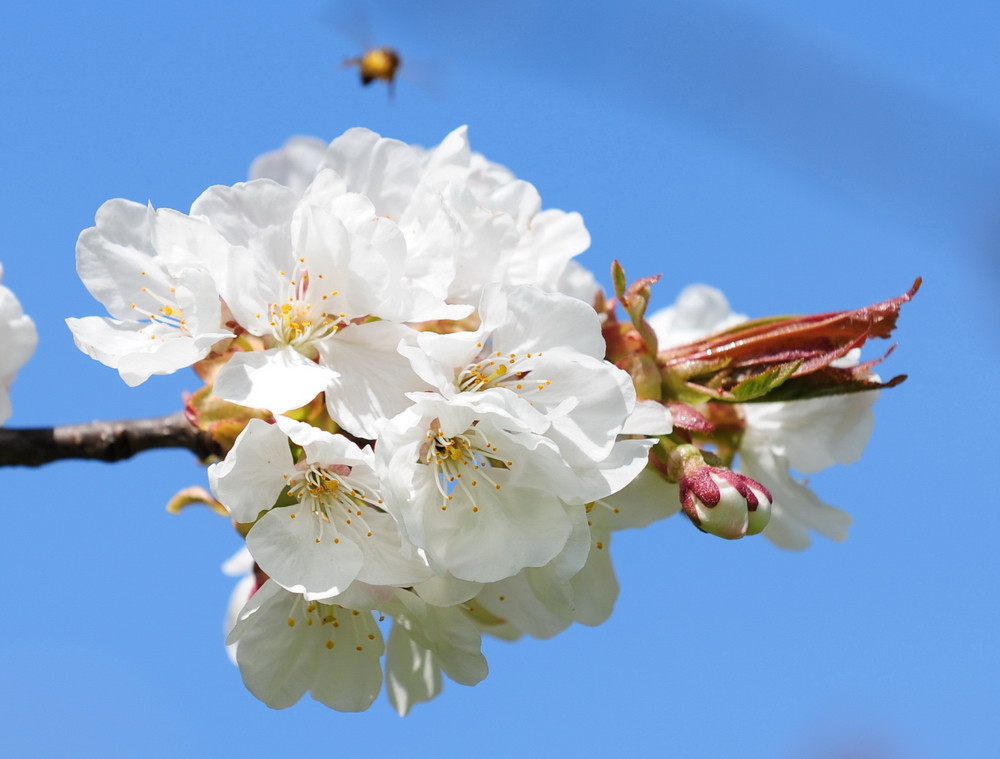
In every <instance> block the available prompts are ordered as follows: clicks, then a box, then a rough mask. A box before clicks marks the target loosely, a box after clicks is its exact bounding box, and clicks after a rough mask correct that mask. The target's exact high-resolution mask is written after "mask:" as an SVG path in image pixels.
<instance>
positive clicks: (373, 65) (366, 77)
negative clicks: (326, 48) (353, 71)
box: [344, 47, 403, 97]
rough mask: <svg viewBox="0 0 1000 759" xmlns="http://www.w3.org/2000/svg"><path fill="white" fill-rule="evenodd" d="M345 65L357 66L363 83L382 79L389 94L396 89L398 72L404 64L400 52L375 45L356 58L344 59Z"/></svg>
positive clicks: (366, 83) (367, 83)
mask: <svg viewBox="0 0 1000 759" xmlns="http://www.w3.org/2000/svg"><path fill="white" fill-rule="evenodd" d="M344 65H345V66H357V67H358V73H359V74H360V75H361V84H363V85H365V86H367V85H369V84H371V83H372V82H374V81H375V80H376V79H381V80H382V81H383V82H385V83H386V86H388V88H389V96H390V97H392V94H393V92H394V90H395V83H396V74H398V73H399V69H400V67H401V66H402V65H403V60H402V58H400V57H399V53H397V52H396V51H395V50H393V49H392V48H391V47H375V48H371V49H370V50H366V51H365V52H364V53H362V54H361V55H359V56H357V57H355V58H348V59H347V60H346V61H344Z"/></svg>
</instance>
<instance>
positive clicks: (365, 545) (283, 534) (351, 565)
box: [209, 417, 430, 600]
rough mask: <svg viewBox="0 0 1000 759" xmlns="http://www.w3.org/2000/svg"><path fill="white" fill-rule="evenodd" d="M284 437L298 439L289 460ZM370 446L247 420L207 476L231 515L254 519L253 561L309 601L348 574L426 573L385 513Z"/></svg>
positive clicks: (404, 581) (402, 581)
mask: <svg viewBox="0 0 1000 759" xmlns="http://www.w3.org/2000/svg"><path fill="white" fill-rule="evenodd" d="M289 440H291V441H292V442H294V443H296V444H297V445H299V446H301V447H302V449H303V453H304V455H303V458H302V459H301V460H300V461H297V462H296V461H294V460H293V458H292V454H291V450H290V448H289ZM373 463H374V462H373V457H372V454H371V451H370V450H369V449H362V448H358V447H357V446H356V445H355V444H354V443H352V442H351V441H349V440H347V439H346V438H345V437H343V436H341V435H331V434H330V433H327V432H324V431H322V430H319V429H316V428H315V427H311V426H310V425H307V424H303V423H301V422H295V421H293V420H291V419H287V418H285V417H279V418H278V420H277V424H275V425H271V424H268V423H267V422H264V421H261V420H259V419H253V420H251V421H250V423H249V424H248V425H247V427H246V429H245V430H244V431H243V432H242V433H241V434H240V436H239V437H238V438H237V440H236V444H235V446H234V447H233V449H232V450H231V451H230V452H229V454H228V455H227V456H226V459H225V460H224V461H223V462H221V463H219V464H215V465H213V466H212V468H211V469H210V471H209V479H210V481H211V484H212V489H213V490H214V491H215V494H216V496H217V497H218V498H219V500H220V501H221V502H222V503H223V504H224V505H225V506H226V508H227V509H229V511H230V513H231V514H232V515H233V518H234V519H235V520H236V521H237V522H242V523H252V524H253V527H252V528H250V531H249V533H248V534H247V548H248V549H249V551H250V553H251V555H252V556H253V558H254V560H255V561H256V562H257V564H258V565H259V566H260V568H261V569H262V570H263V571H264V572H265V573H266V574H267V576H268V577H270V578H271V579H272V580H274V581H275V582H276V583H277V584H279V585H281V586H282V587H283V588H285V589H286V590H289V591H291V592H293V593H300V594H303V596H304V597H305V598H306V599H307V600H313V599H318V598H319V599H327V598H330V597H332V596H335V595H337V594H338V593H341V592H343V591H344V590H345V589H346V588H347V587H348V586H350V584H351V583H353V582H354V581H355V580H356V579H357V580H361V581H362V582H366V583H370V584H373V585H403V586H405V585H412V584H413V583H415V582H419V581H421V580H423V579H426V578H428V577H429V576H430V571H429V570H428V569H427V568H426V566H425V564H424V562H423V560H422V559H420V558H419V557H418V556H417V555H416V554H415V552H413V551H412V550H410V548H409V546H407V545H404V543H403V541H402V538H401V536H400V533H399V530H398V528H397V526H396V523H395V520H394V519H393V517H392V516H390V515H389V514H388V513H387V511H386V504H385V502H384V501H383V499H382V495H381V489H382V488H381V484H380V483H379V480H378V477H377V475H376V474H375V471H374V468H373Z"/></svg>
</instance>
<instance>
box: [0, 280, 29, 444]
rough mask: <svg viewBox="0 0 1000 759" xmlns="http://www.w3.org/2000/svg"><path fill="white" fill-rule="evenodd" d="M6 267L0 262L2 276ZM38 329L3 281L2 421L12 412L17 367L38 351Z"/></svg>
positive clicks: (0, 308) (0, 307)
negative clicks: (13, 386)
mask: <svg viewBox="0 0 1000 759" xmlns="http://www.w3.org/2000/svg"><path fill="white" fill-rule="evenodd" d="M2 278H3V267H2V266H0V279H2ZM37 345H38V331H37V330H36V329H35V323H34V322H33V321H32V320H31V317H30V316H28V315H27V314H25V313H24V310H23V309H22V308H21V302H20V301H19V300H18V299H17V296H16V295H14V293H13V292H11V290H10V289H8V288H7V287H4V286H3V285H0V424H3V423H4V422H6V421H7V420H8V419H9V418H10V415H11V411H12V409H11V403H10V386H11V383H13V382H14V379H15V377H16V376H17V373H18V371H20V369H21V367H22V366H24V365H25V364H26V363H27V362H28V359H30V358H31V356H32V354H33V353H34V352H35V347H36V346H37Z"/></svg>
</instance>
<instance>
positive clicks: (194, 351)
mask: <svg viewBox="0 0 1000 759" xmlns="http://www.w3.org/2000/svg"><path fill="white" fill-rule="evenodd" d="M96 222H97V223H96V226H94V227H91V228H90V229H86V230H84V231H83V232H82V233H81V234H80V239H79V240H78V242H77V246H76V267H77V273H78V274H79V275H80V279H82V280H83V283H84V284H85V285H86V286H87V289H88V290H89V291H90V293H91V295H93V296H94V297H95V298H96V299H97V300H99V301H100V302H101V303H103V304H104V306H105V307H106V308H107V310H108V313H110V314H111V318H108V317H97V316H88V317H85V318H82V319H67V320H66V323H67V324H68V325H69V328H70V330H72V332H73V339H74V341H75V342H76V345H77V347H78V348H80V350H82V351H83V352H84V353H86V354H87V355H89V356H90V357H91V358H95V359H97V360H98V361H100V362H101V363H103V364H105V365H106V366H110V367H112V368H114V369H117V370H118V373H119V374H120V375H121V377H122V379H123V380H124V381H125V382H126V383H127V384H129V385H138V384H141V383H142V382H145V381H146V380H147V379H148V378H149V377H150V375H153V374H170V373H172V372H175V371H177V370H178V369H183V368H184V367H187V366H190V365H191V364H193V363H195V362H196V361H199V360H200V359H202V358H204V357H205V356H207V355H208V353H209V352H210V351H211V350H212V347H213V346H214V345H216V343H218V342H219V341H221V340H224V339H226V338H230V337H232V336H233V333H232V332H230V331H229V330H228V329H227V328H226V326H225V324H224V320H223V312H222V305H221V303H220V301H219V291H218V287H217V285H216V282H215V280H214V279H213V277H212V275H211V273H210V267H211V266H212V265H213V264H217V262H219V261H221V260H222V259H224V258H225V256H226V255H227V253H228V250H229V246H228V245H227V244H226V241H225V240H224V239H223V238H222V237H221V236H220V235H219V234H218V233H217V232H216V231H215V230H214V229H213V228H212V227H211V226H210V225H209V224H207V223H205V221H203V220H201V219H196V218H192V217H189V216H186V215H185V214H182V213H178V212H176V211H171V210H170V209H160V210H158V211H157V210H154V209H153V208H152V207H149V206H143V205H140V204H138V203H132V202H131V201H127V200H109V201H108V202H107V203H105V204H104V205H103V206H101V208H100V210H98V212H97V218H96Z"/></svg>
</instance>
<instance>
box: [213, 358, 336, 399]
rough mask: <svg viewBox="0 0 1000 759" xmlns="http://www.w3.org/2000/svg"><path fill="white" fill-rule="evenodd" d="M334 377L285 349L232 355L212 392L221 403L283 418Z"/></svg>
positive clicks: (322, 388) (315, 394)
mask: <svg viewBox="0 0 1000 759" xmlns="http://www.w3.org/2000/svg"><path fill="white" fill-rule="evenodd" d="M336 376H337V375H336V372H334V371H332V370H330V369H328V368H326V367H324V366H320V365H319V364H317V363H316V362H315V361H311V360H310V359H308V358H306V357H305V356H303V355H302V354H301V353H299V352H298V351H296V350H294V349H293V348H289V347H287V346H286V347H282V348H272V349H270V350H266V351H252V352H248V353H236V354H234V355H233V356H232V357H231V358H230V359H229V361H228V363H227V364H226V365H225V366H224V367H223V368H222V370H221V371H220V372H219V375H218V377H216V380H215V386H214V388H213V391H214V392H215V394H216V395H218V396H219V397H220V398H222V399H223V400H227V401H230V402H232V403H239V404H241V405H243V406H250V407H251V408H264V409H268V410H269V411H273V412H274V413H276V414H282V413H284V412H286V411H290V410H291V409H295V408H299V407H300V406H304V405H306V404H307V403H309V401H311V400H312V399H313V398H315V397H316V396H317V395H318V394H319V393H321V392H323V391H324V390H325V389H326V388H327V386H328V385H329V384H330V382H331V381H332V380H333V379H334V378H336Z"/></svg>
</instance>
